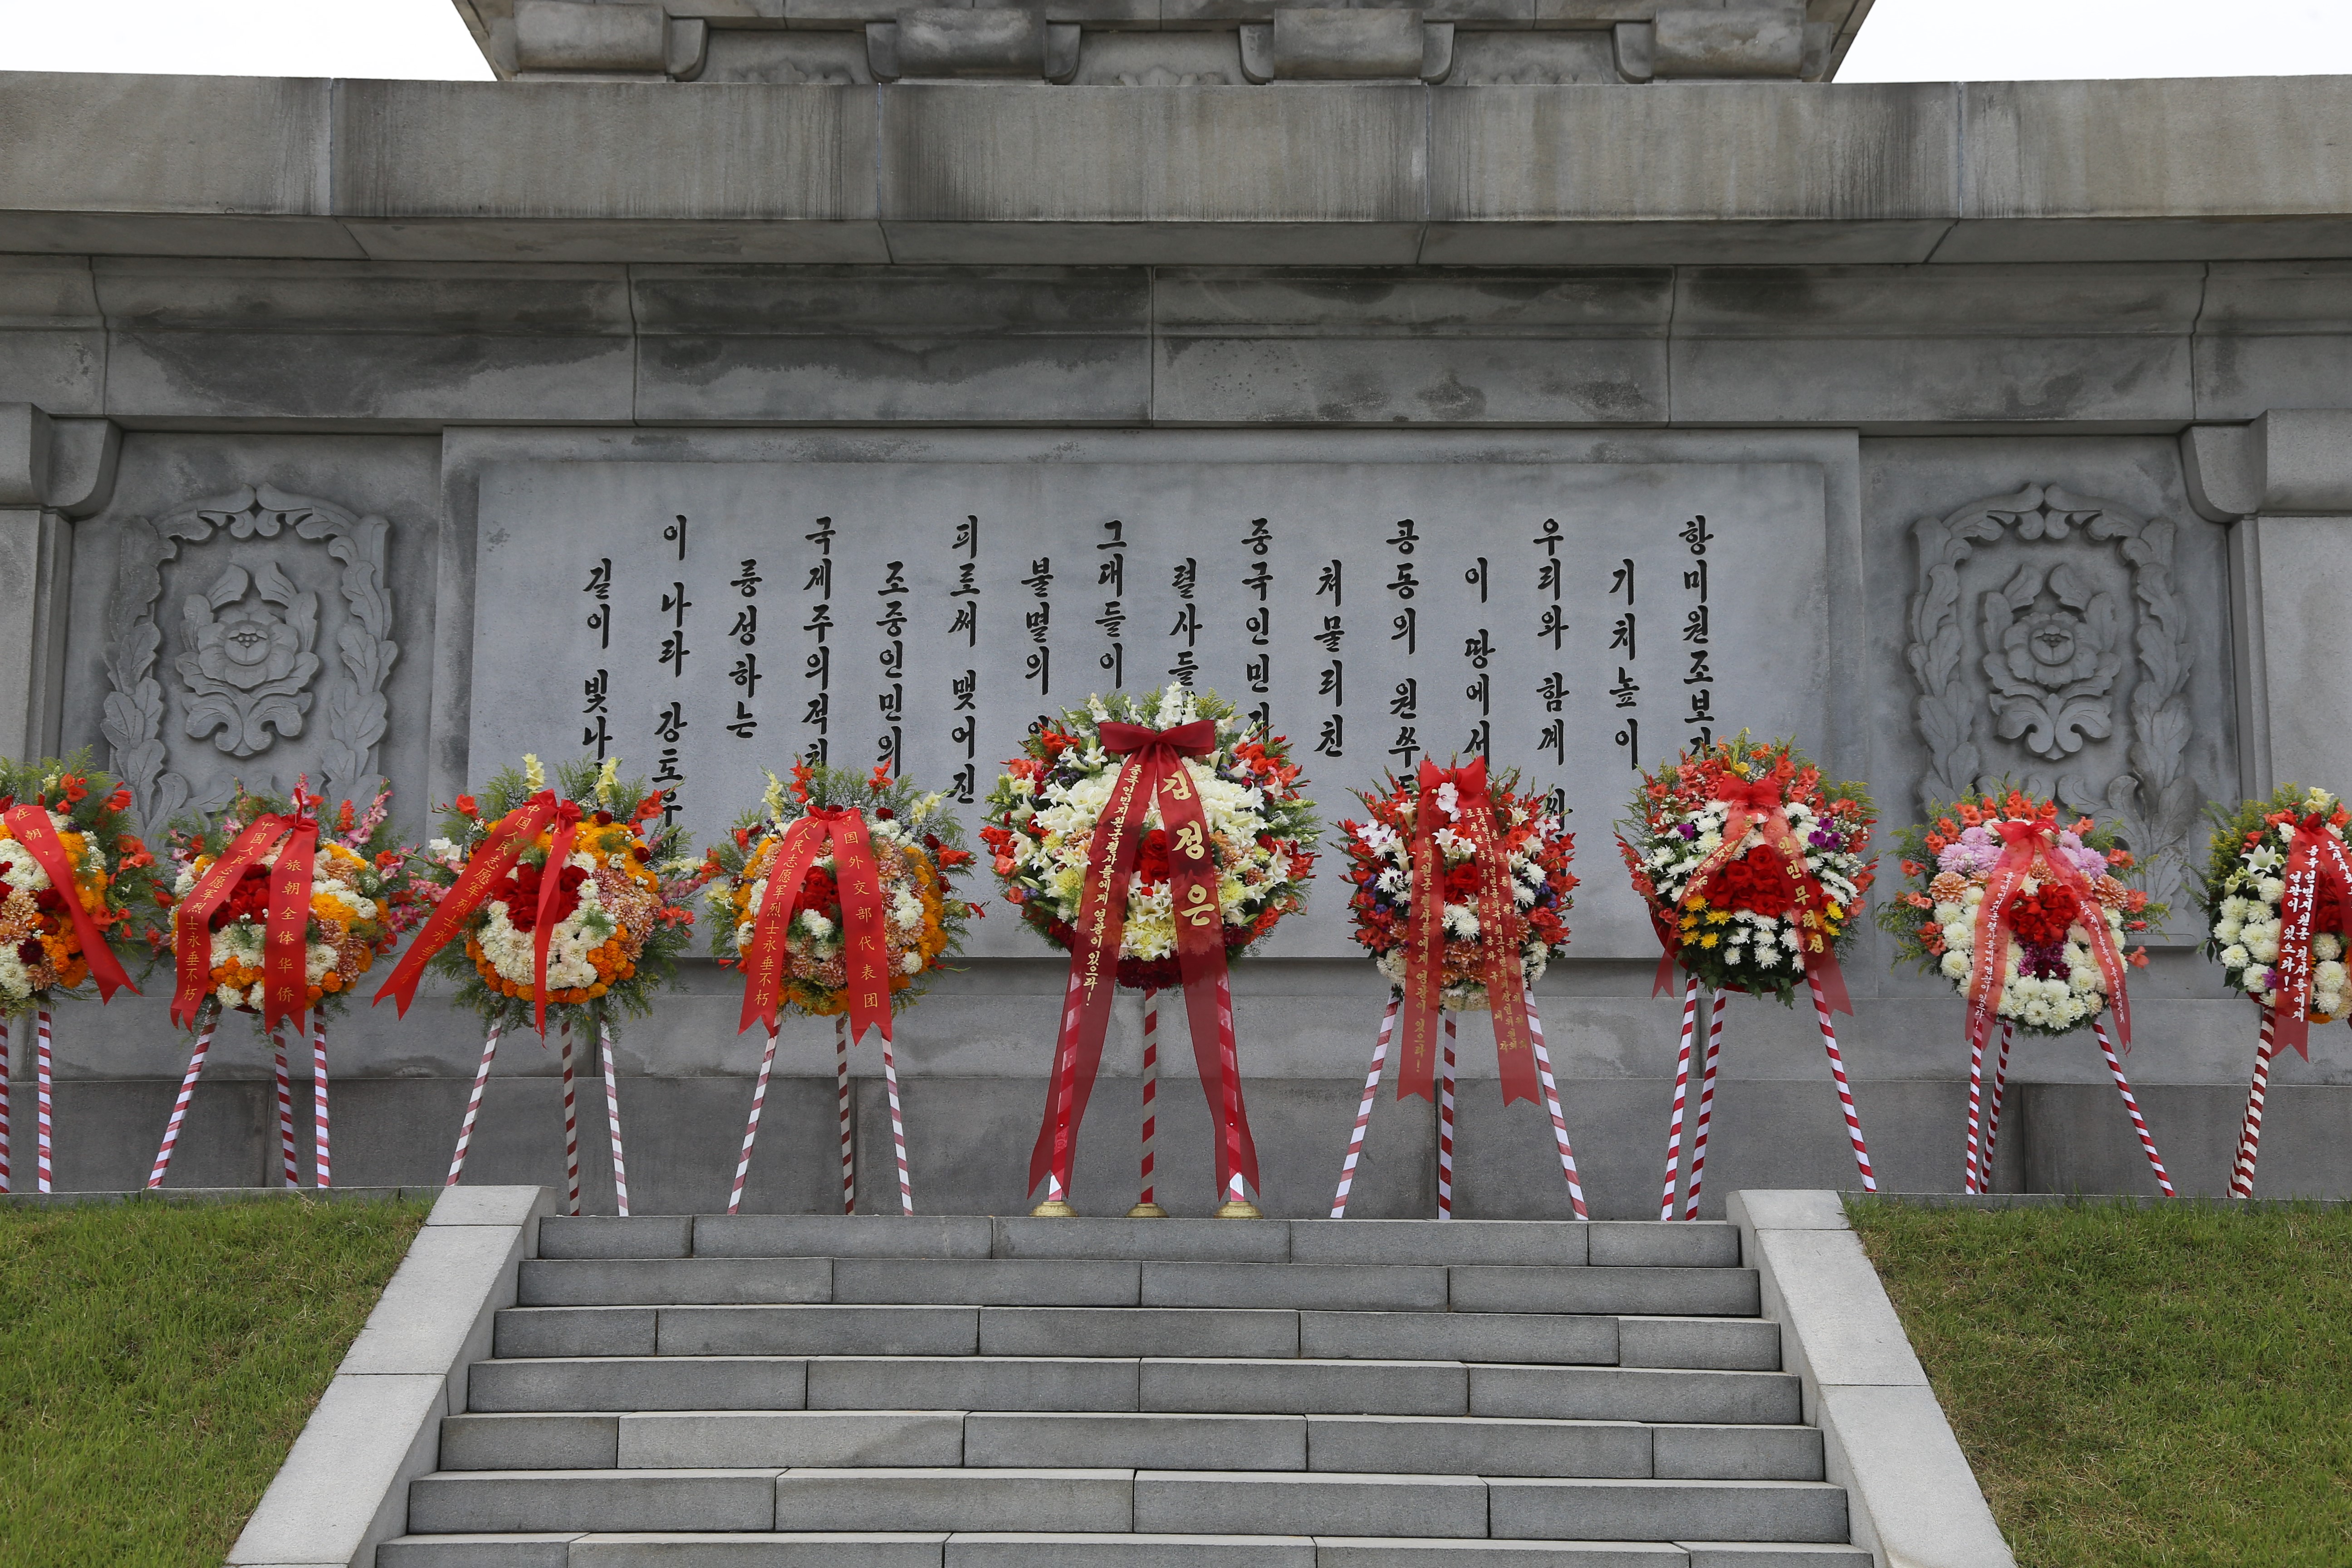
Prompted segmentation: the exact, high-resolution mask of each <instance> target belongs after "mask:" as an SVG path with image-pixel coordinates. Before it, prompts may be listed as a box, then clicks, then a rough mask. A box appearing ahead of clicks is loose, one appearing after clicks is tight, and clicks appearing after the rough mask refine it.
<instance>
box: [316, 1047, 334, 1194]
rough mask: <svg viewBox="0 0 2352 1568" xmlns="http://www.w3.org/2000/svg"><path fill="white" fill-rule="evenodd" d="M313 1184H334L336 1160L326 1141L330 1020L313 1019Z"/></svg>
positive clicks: (320, 1185)
mask: <svg viewBox="0 0 2352 1568" xmlns="http://www.w3.org/2000/svg"><path fill="white" fill-rule="evenodd" d="M310 1123H311V1132H312V1139H313V1142H312V1143H311V1149H310V1184H311V1185H312V1186H316V1187H331V1186H333V1185H334V1184H335V1181H334V1171H335V1159H334V1154H333V1152H332V1151H331V1149H330V1148H329V1147H328V1138H327V1016H326V1015H325V1014H324V1013H319V1012H313V1013H312V1014H311V1015H310Z"/></svg>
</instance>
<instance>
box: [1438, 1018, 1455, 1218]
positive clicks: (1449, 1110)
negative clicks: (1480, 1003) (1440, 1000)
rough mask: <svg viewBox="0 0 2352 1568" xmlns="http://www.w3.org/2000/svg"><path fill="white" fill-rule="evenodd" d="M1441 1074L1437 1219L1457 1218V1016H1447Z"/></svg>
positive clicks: (1439, 1074) (1440, 1059) (1439, 1087)
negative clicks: (1455, 1089)
mask: <svg viewBox="0 0 2352 1568" xmlns="http://www.w3.org/2000/svg"><path fill="white" fill-rule="evenodd" d="M1438 1063H1439V1066H1438V1074H1437V1217H1438V1218H1440V1219H1452V1218H1453V1217H1454V1015H1453V1014H1451V1013H1448V1014H1446V1015H1445V1044H1444V1047H1443V1049H1442V1051H1441V1053H1440V1055H1439V1057H1438Z"/></svg>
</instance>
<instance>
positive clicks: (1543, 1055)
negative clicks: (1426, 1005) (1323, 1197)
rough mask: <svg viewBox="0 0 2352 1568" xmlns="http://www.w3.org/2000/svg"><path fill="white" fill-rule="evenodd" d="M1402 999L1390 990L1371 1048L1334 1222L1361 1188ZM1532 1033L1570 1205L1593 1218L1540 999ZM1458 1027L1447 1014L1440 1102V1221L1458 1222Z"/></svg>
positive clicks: (1532, 1013)
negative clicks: (1361, 1166) (1368, 1135)
mask: <svg viewBox="0 0 2352 1568" xmlns="http://www.w3.org/2000/svg"><path fill="white" fill-rule="evenodd" d="M1400 1006H1402V1001H1401V999H1400V998H1399V997H1398V996H1397V994H1395V993H1394V992H1393V991H1391V993H1390V994H1389V1005H1388V1010H1387V1011H1386V1012H1384V1013H1382V1014H1381V1033H1380V1038H1379V1039H1378V1041H1376V1042H1375V1043H1374V1045H1373V1046H1372V1065H1371V1069H1370V1071H1369V1072H1367V1073H1366V1074H1365V1075H1364V1098H1363V1100H1362V1101H1361V1102H1360V1103H1359V1104H1358V1105H1357V1107H1356V1124H1355V1126H1354V1128H1353V1129H1352V1130H1351V1131H1349V1134H1348V1153H1347V1157H1346V1158H1345V1159H1344V1160H1343V1161H1342V1162H1341V1163H1340V1165H1339V1191H1338V1192H1336V1193H1334V1194H1332V1197H1331V1217H1332V1218H1333V1219H1345V1218H1347V1217H1348V1194H1349V1191H1350V1190H1352V1189H1353V1188H1354V1186H1355V1184H1356V1165H1357V1163H1358V1162H1359V1161H1360V1159H1362V1157H1363V1152H1364V1134H1365V1131H1366V1130H1367V1129H1369V1128H1370V1126H1371V1122H1372V1101H1373V1100H1375V1099H1377V1098H1378V1097H1379V1094H1380V1090H1381V1074H1382V1072H1383V1070H1384V1069H1385V1068H1386V1067H1387V1064H1388V1058H1389V1043H1390V1041H1391V1040H1392V1039H1393V1038H1395V1036H1396V1019H1397V1010H1398V1008H1399V1007H1400ZM1528 1035H1529V1037H1530V1038H1531V1040H1532V1043H1533V1045H1534V1047H1535V1058H1536V1076H1537V1079H1538V1081H1539V1082H1540V1083H1541V1084H1542V1085H1543V1093H1544V1110H1545V1112H1546V1113H1547V1114H1548V1115H1549V1117H1550V1118H1551V1131H1552V1142H1553V1144H1554V1146H1555V1147H1556V1148H1557V1149H1558V1150H1559V1168H1560V1174H1561V1175H1562V1176H1563V1177H1564V1178H1566V1180H1567V1182H1568V1196H1569V1202H1570V1204H1571V1205H1573V1206H1574V1208H1575V1211H1576V1217H1577V1218H1579V1219H1590V1218H1591V1217H1592V1216H1591V1213H1590V1212H1589V1211H1588V1210H1587V1209H1586V1208H1585V1205H1584V1184H1583V1182H1582V1180H1581V1179H1580V1177H1579V1176H1578V1174H1577V1170H1576V1151H1575V1150H1574V1149H1573V1148H1571V1147H1570V1144H1569V1140H1568V1118H1567V1117H1566V1116H1564V1115H1562V1114H1561V1112H1560V1107H1559V1084H1558V1083H1557V1082H1556V1081H1555V1080H1554V1079H1553V1078H1552V1071H1551V1053H1550V1052H1549V1051H1548V1050H1546V1049H1545V1048H1544V1037H1543V1020H1542V1018H1541V1017H1539V1016H1537V1013H1536V1005H1535V999H1534V998H1533V997H1529V998H1528ZM1455 1037H1456V1036H1455V1025H1454V1015H1453V1014H1452V1013H1450V1012H1449V1013H1447V1014H1446V1015H1445V1043H1444V1050H1443V1052H1442V1053H1441V1055H1440V1057H1439V1068H1440V1076H1439V1079H1438V1099H1437V1118H1438V1123H1437V1217H1438V1218H1440V1219H1451V1218H1453V1217H1454V1048H1455V1047H1454V1041H1455Z"/></svg>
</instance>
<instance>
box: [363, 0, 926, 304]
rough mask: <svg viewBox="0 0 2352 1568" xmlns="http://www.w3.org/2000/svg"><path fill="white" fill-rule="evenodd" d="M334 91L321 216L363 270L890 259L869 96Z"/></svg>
mask: <svg viewBox="0 0 2352 1568" xmlns="http://www.w3.org/2000/svg"><path fill="white" fill-rule="evenodd" d="M609 8H610V7H599V9H609ZM340 86H341V91H340V94H339V96H338V98H337V100H336V107H335V127H336V134H335V161H336V174H335V190H336V210H337V212H338V213H339V214H340V215H341V216H343V217H344V218H346V219H348V220H349V223H350V227H351V231H352V235H353V236H354V237H356V238H357V240H358V241H359V243H360V244H361V245H362V246H363V247H366V252H367V254H370V255H375V256H383V257H388V258H400V259H411V260H421V259H429V258H472V257H482V258H488V257H490V256H499V257H501V258H509V259H512V258H520V257H522V256H526V255H528V256H536V257H540V258H546V259H562V260H572V261H601V260H608V259H609V260H621V259H630V260H656V259H675V260H679V261H686V260H695V259H700V260H720V259H727V258H732V257H742V258H755V259H761V260H772V261H877V262H878V261H885V260H887V259H889V253H888V252H887V250H886V249H885V248H884V247H883V244H882V240H881V236H880V234H879V233H878V231H877V229H876V228H875V226H874V218H875V206H874V185H873V176H872V170H873V166H874V135H875V119H874V116H875V110H874V96H873V92H872V90H871V89H856V88H853V87H824V86H799V87H776V86H767V85H751V86H723V85H710V86H704V87H698V88H697V89H695V90H694V91H693V92H691V93H678V92H677V91H675V89H671V88H670V87H668V86H667V85H666V84H651V85H646V86H638V85H635V84H630V83H622V82H594V83H591V82H549V83H531V82H403V81H354V82H346V83H342V84H340ZM485 147H497V148H500V149H502V150H503V151H502V153H501V155H499V156H497V157H485V156H482V155H481V154H480V152H479V150H480V149H482V148H485ZM706 227H712V228H715V231H716V232H715V233H714V234H713V235H711V236H710V237H704V233H703V231H704V229H705V228H706Z"/></svg>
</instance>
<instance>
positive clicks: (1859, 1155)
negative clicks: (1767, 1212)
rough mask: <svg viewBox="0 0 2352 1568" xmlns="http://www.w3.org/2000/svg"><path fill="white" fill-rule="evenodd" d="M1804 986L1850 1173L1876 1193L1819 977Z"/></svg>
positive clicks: (1808, 977)
mask: <svg viewBox="0 0 2352 1568" xmlns="http://www.w3.org/2000/svg"><path fill="white" fill-rule="evenodd" d="M1805 984H1808V985H1810V986H1811V987H1812V992H1813V1016H1814V1017H1816V1018H1818V1019H1819V1020H1821V1026H1822V1049H1824V1050H1826V1051H1828V1052H1829V1054H1830V1078H1831V1079H1832V1081H1833V1082H1834V1083H1835V1084H1836V1085H1837V1097H1838V1108H1839V1109H1840V1110H1843V1111H1844V1112H1845V1135H1846V1138H1847V1139H1848V1141H1850V1142H1852V1143H1853V1164H1854V1169H1856V1170H1858V1171H1860V1172H1861V1173H1862V1190H1863V1191H1864V1192H1865V1193H1874V1192H1876V1191H1877V1190H1878V1178H1877V1177H1875V1176H1874V1175H1872V1174H1871V1173H1870V1146H1869V1145H1868V1144H1866V1143H1864V1142H1863V1141H1862V1118H1861V1117H1860V1116H1857V1115H1856V1114H1854V1109H1853V1086H1852V1085H1851V1084H1849V1083H1847V1082H1846V1080H1845V1058H1843V1057H1842V1056H1840V1055H1838V1043H1837V1030H1836V1029H1835V1028H1834V1027H1832V1026H1831V1024H1830V999H1829V998H1828V997H1827V996H1825V995H1823V994H1822V982H1821V977H1820V976H1819V975H1817V974H1814V973H1812V972H1811V970H1808V971H1806V973H1805ZM2135 1114H2137V1113H2136V1112H2135Z"/></svg>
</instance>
